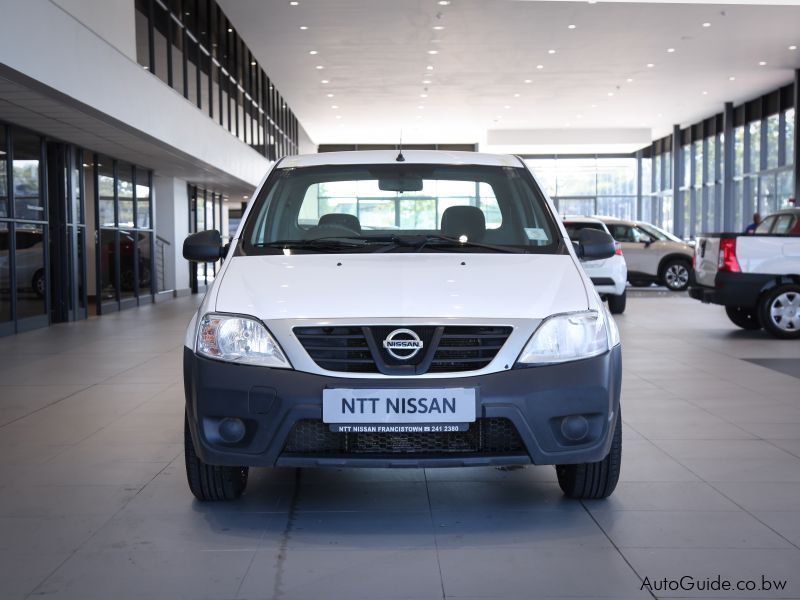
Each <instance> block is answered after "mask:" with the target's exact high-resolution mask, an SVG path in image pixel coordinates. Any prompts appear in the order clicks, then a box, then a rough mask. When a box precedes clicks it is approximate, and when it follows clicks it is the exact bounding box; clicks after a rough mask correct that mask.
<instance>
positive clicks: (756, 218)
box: [744, 213, 761, 235]
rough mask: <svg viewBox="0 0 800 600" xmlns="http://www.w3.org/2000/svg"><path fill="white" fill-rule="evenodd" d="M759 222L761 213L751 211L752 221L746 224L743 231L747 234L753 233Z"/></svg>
mask: <svg viewBox="0 0 800 600" xmlns="http://www.w3.org/2000/svg"><path fill="white" fill-rule="evenodd" d="M760 223H761V215H760V214H759V213H753V222H752V223H750V225H748V226H747V227H746V228H745V230H744V232H745V233H746V234H748V235H753V234H754V233H755V232H756V227H758V225H759V224H760Z"/></svg>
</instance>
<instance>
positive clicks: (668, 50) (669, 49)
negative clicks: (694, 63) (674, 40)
mask: <svg viewBox="0 0 800 600" xmlns="http://www.w3.org/2000/svg"><path fill="white" fill-rule="evenodd" d="M667 52H669V53H670V54H672V53H673V52H675V48H667Z"/></svg>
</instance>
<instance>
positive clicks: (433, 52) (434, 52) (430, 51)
mask: <svg viewBox="0 0 800 600" xmlns="http://www.w3.org/2000/svg"><path fill="white" fill-rule="evenodd" d="M428 54H439V51H438V50H428Z"/></svg>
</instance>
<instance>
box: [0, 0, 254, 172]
mask: <svg viewBox="0 0 800 600" xmlns="http://www.w3.org/2000/svg"><path fill="white" fill-rule="evenodd" d="M62 1H63V2H66V3H67V4H68V5H69V6H70V7H71V8H72V10H75V11H76V12H78V8H81V9H82V10H88V6H89V5H93V6H97V7H98V16H97V18H96V21H94V22H95V23H97V26H98V27H104V26H105V25H107V20H108V19H109V14H110V13H109V10H110V9H107V8H104V2H99V1H95V2H90V1H89V0H62ZM120 2H122V0H113V5H115V6H116V5H117V4H118V3H120ZM123 3H124V2H123ZM128 4H130V9H129V10H127V9H126V11H125V14H121V15H119V17H118V18H119V20H120V21H121V22H122V21H124V23H122V26H124V27H126V28H129V29H130V32H131V35H132V32H133V31H134V26H135V25H134V16H133V14H134V13H133V0H128ZM0 15H2V23H4V24H6V25H13V26H7V27H4V28H3V34H2V35H0V62H2V63H4V64H5V65H6V66H7V67H9V68H11V69H13V70H15V71H17V72H19V73H23V74H24V75H26V76H27V77H29V78H32V79H34V80H36V81H38V82H39V83H40V84H43V85H44V86H47V88H50V89H52V90H53V91H54V92H56V93H60V94H63V95H65V96H67V97H68V98H70V99H73V100H74V101H76V102H78V103H81V104H83V105H85V106H87V107H90V108H91V110H93V111H97V112H98V113H101V114H102V115H107V117H108V118H110V119H112V120H114V121H116V122H120V123H122V124H124V125H125V126H126V127H129V128H132V129H133V130H135V131H137V132H139V133H140V134H141V135H142V139H143V142H142V143H143V144H145V145H146V144H152V143H154V142H152V141H150V140H155V141H157V142H158V143H161V144H164V145H166V146H168V147H170V148H171V149H174V151H175V153H176V154H177V153H182V154H183V156H185V157H189V158H190V159H191V160H192V162H194V163H195V164H196V165H197V168H198V170H199V171H200V172H202V170H203V166H204V165H208V166H210V167H213V168H215V169H218V170H220V171H222V172H224V173H227V174H230V176H232V177H233V178H235V179H236V180H238V181H240V182H242V183H244V184H247V185H249V186H255V185H257V184H258V182H259V181H260V180H261V178H262V177H263V175H264V173H265V172H266V170H267V167H268V165H269V162H268V161H267V159H266V158H264V157H263V156H261V155H260V154H258V152H256V151H255V150H253V149H252V148H250V147H249V146H247V145H246V144H243V143H242V142H240V141H239V140H238V139H237V138H235V137H234V136H232V135H230V133H228V132H227V131H225V130H224V129H222V127H220V126H219V125H218V124H217V123H216V122H214V121H213V120H212V119H210V118H209V117H208V116H207V115H206V114H205V113H203V112H202V111H201V110H199V109H198V108H197V107H196V106H194V105H193V104H191V103H190V102H189V101H188V100H186V99H185V98H184V97H183V96H182V95H181V94H179V93H178V92H176V91H175V90H173V89H171V88H170V87H168V86H167V85H165V84H164V83H163V82H162V81H161V80H160V79H158V78H157V77H154V76H153V75H151V74H150V73H149V72H147V71H145V70H144V69H142V67H141V66H140V65H139V64H138V63H137V62H136V60H135V52H133V54H134V57H133V58H132V57H131V55H129V54H128V53H129V52H130V51H131V49H130V48H128V49H127V50H125V51H123V50H120V49H118V48H117V46H115V45H113V44H111V43H110V42H108V41H107V40H106V39H104V37H102V36H101V33H102V34H105V33H104V32H98V33H95V32H92V31H90V30H89V29H87V27H86V25H84V24H83V23H82V22H80V21H78V20H77V19H76V18H75V17H73V15H72V14H70V13H68V12H66V11H65V10H64V9H62V8H61V7H60V6H59V5H56V4H54V3H53V2H51V1H50V0H25V1H24V2H19V1H17V2H14V1H9V0H0ZM84 18H87V20H88V17H85V15H84ZM109 37H113V38H114V39H115V43H120V44H122V42H121V41H120V40H121V39H122V38H125V37H126V35H123V34H119V35H118V34H117V33H112V34H111V35H109ZM123 45H126V44H123ZM44 133H49V132H48V131H44Z"/></svg>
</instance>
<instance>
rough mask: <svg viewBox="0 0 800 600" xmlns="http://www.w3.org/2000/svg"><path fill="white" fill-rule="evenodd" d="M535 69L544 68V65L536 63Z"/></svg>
mask: <svg viewBox="0 0 800 600" xmlns="http://www.w3.org/2000/svg"><path fill="white" fill-rule="evenodd" d="M536 68H537V69H544V65H536Z"/></svg>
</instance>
